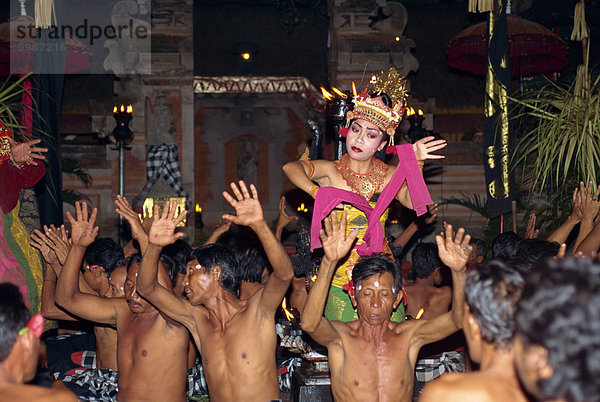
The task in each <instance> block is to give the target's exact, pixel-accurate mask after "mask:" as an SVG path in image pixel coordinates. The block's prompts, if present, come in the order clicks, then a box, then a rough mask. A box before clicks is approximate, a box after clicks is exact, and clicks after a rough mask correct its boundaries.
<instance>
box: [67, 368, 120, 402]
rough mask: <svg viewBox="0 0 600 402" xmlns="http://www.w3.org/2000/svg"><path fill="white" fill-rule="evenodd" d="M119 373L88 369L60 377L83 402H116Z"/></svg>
mask: <svg viewBox="0 0 600 402" xmlns="http://www.w3.org/2000/svg"><path fill="white" fill-rule="evenodd" d="M117 374H118V373H117V372H116V371H113V370H110V369H98V368H97V369H87V370H84V371H83V372H80V373H78V374H73V375H68V374H67V375H62V374H61V375H59V376H58V378H57V380H60V381H62V382H63V384H65V386H66V387H67V388H68V389H69V390H71V391H72V392H73V393H74V394H75V395H77V397H78V398H79V399H80V400H82V401H94V402H95V401H116V400H117V392H119V385H118V378H117Z"/></svg>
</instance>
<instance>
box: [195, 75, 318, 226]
mask: <svg viewBox="0 0 600 402" xmlns="http://www.w3.org/2000/svg"><path fill="white" fill-rule="evenodd" d="M194 88H195V136H194V152H195V163H194V165H195V168H196V170H195V184H196V186H195V197H194V198H195V199H197V200H199V202H200V205H201V207H202V215H203V220H204V222H207V223H209V224H210V223H216V222H217V221H218V220H219V219H220V217H221V215H222V213H223V211H230V210H231V207H230V206H229V204H228V203H227V202H226V201H225V200H224V199H223V196H222V195H221V193H222V192H223V191H224V190H228V189H229V183H231V182H232V181H236V182H237V181H238V180H239V179H244V180H245V181H246V182H247V184H249V183H254V184H256V186H257V188H258V191H259V198H260V200H261V203H262V204H263V209H264V212H265V216H266V218H267V221H272V220H274V219H276V218H277V211H278V204H279V197H280V196H281V194H284V193H285V191H287V190H289V189H290V188H291V186H290V184H289V182H288V183H287V187H286V180H285V177H284V175H283V172H282V169H281V168H282V166H283V165H284V164H285V163H286V162H288V161H290V160H292V159H294V158H298V156H299V155H298V152H299V149H300V148H302V149H304V145H303V144H306V143H307V142H308V141H309V140H310V138H311V136H312V133H311V131H310V130H309V129H308V128H307V126H306V125H305V122H306V120H307V118H308V116H309V115H310V114H311V111H314V109H315V108H323V104H322V101H321V100H320V98H318V94H317V90H316V88H315V87H314V86H312V84H311V83H310V82H309V81H308V80H307V79H305V78H302V77H196V78H195V81H194Z"/></svg>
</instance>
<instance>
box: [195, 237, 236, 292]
mask: <svg viewBox="0 0 600 402" xmlns="http://www.w3.org/2000/svg"><path fill="white" fill-rule="evenodd" d="M192 255H193V257H194V258H195V259H196V260H198V263H199V264H200V265H202V267H204V268H205V269H206V270H207V272H210V271H212V269H213V268H214V267H216V266H219V267H220V268H221V279H220V280H219V283H220V284H221V286H222V287H223V289H225V290H228V291H230V292H231V293H233V294H234V295H236V296H237V295H238V294H239V291H240V282H241V280H240V278H239V270H238V268H237V263H238V261H237V258H235V255H234V253H233V251H231V249H230V248H229V247H227V246H226V245H224V244H219V243H215V244H209V245H207V246H202V247H199V248H197V249H196V250H194V251H193V253H192Z"/></svg>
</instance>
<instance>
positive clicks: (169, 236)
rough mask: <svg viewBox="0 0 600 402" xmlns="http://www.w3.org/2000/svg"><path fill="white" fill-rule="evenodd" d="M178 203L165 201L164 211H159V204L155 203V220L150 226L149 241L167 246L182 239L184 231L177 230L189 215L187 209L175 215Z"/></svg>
mask: <svg viewBox="0 0 600 402" xmlns="http://www.w3.org/2000/svg"><path fill="white" fill-rule="evenodd" d="M177 208H178V206H177V203H176V202H173V203H170V202H169V201H167V202H165V205H164V207H163V210H162V213H160V212H159V207H158V205H154V214H153V215H152V216H153V217H154V220H153V222H152V226H150V232H149V233H148V241H149V243H150V244H153V245H155V246H158V247H165V246H168V245H169V244H173V243H175V241H176V240H177V239H181V238H182V237H183V236H184V233H183V232H177V233H176V232H175V229H176V228H177V225H179V224H180V223H181V222H182V221H183V220H184V219H185V216H186V215H187V211H186V210H184V211H183V212H182V213H180V214H179V216H177V217H175V215H176V213H177Z"/></svg>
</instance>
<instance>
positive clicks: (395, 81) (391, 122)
mask: <svg viewBox="0 0 600 402" xmlns="http://www.w3.org/2000/svg"><path fill="white" fill-rule="evenodd" d="M369 87H370V88H371V92H373V93H374V94H375V95H374V97H371V96H369ZM383 93H385V94H386V95H387V96H388V97H389V98H390V99H391V101H392V107H389V106H386V105H385V104H384V103H383V101H382V99H381V98H380V97H378V96H377V95H378V94H383ZM407 96H408V93H407V91H406V80H405V79H404V77H403V76H401V75H400V73H398V71H396V69H395V68H391V69H389V70H388V71H381V72H379V73H377V74H374V75H373V76H372V77H371V81H370V82H369V86H367V87H366V88H365V89H364V90H363V91H362V92H361V93H360V94H358V95H356V96H355V97H354V99H353V100H352V102H353V103H354V109H353V110H350V111H348V113H347V114H346V119H347V121H348V123H349V122H350V120H353V119H363V120H366V121H368V122H370V123H373V124H375V125H376V126H377V127H379V128H380V129H381V130H382V131H385V132H386V133H387V134H388V135H389V136H390V145H393V138H394V133H395V132H396V128H397V127H398V125H399V124H400V121H401V120H402V115H403V114H404V110H403V109H404V106H405V105H406V97H407Z"/></svg>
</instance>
